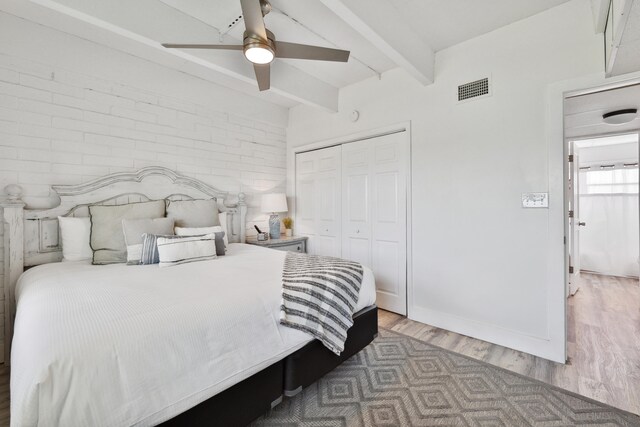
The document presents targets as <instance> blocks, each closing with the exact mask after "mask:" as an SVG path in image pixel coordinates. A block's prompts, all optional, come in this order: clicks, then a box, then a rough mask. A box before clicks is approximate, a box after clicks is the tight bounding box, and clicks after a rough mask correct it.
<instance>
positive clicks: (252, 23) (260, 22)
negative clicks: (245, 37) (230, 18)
mask: <svg viewBox="0 0 640 427" xmlns="http://www.w3.org/2000/svg"><path fill="white" fill-rule="evenodd" d="M240 5H241V6H242V16H243V17H244V26H245V29H246V30H247V33H249V34H255V35H256V36H258V37H260V38H261V39H263V40H267V29H266V28H265V26H264V19H263V17H262V7H260V0H240Z"/></svg>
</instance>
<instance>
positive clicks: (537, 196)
mask: <svg viewBox="0 0 640 427" xmlns="http://www.w3.org/2000/svg"><path fill="white" fill-rule="evenodd" d="M522 207H523V208H548V207H549V193H522Z"/></svg>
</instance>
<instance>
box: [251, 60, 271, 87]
mask: <svg viewBox="0 0 640 427" xmlns="http://www.w3.org/2000/svg"><path fill="white" fill-rule="evenodd" d="M253 69H254V71H255V72H256V80H257V81H258V89H260V92H262V91H263V90H268V89H269V88H270V87H271V64H253Z"/></svg>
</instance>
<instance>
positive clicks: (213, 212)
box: [167, 199, 220, 228]
mask: <svg viewBox="0 0 640 427" xmlns="http://www.w3.org/2000/svg"><path fill="white" fill-rule="evenodd" d="M167 218H172V219H173V221H174V224H175V226H176V227H191V228H193V227H212V226H214V225H220V218H218V203H217V202H216V199H209V200H175V201H172V200H169V201H167Z"/></svg>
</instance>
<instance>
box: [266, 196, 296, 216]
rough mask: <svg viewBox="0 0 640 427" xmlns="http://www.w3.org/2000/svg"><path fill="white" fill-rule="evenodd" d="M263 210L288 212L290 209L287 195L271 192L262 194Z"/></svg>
mask: <svg viewBox="0 0 640 427" xmlns="http://www.w3.org/2000/svg"><path fill="white" fill-rule="evenodd" d="M261 207H262V212H264V213H272V212H286V211H288V210H289V208H288V207H287V195H286V194H284V193H271V194H263V195H262V203H261Z"/></svg>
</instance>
